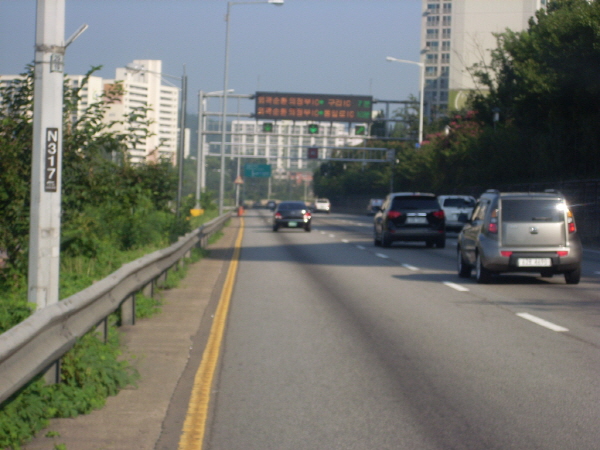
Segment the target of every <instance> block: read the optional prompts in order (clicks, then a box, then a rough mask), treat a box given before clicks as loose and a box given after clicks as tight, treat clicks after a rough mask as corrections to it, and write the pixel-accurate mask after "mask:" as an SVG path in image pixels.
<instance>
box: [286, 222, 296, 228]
mask: <svg viewBox="0 0 600 450" xmlns="http://www.w3.org/2000/svg"><path fill="white" fill-rule="evenodd" d="M297 226H298V222H288V227H297Z"/></svg>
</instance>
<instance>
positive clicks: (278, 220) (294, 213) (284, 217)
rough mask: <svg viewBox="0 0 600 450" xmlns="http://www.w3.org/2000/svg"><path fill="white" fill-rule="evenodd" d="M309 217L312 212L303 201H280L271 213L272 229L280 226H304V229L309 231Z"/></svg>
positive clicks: (274, 229)
mask: <svg viewBox="0 0 600 450" xmlns="http://www.w3.org/2000/svg"><path fill="white" fill-rule="evenodd" d="M311 219H312V214H311V212H310V210H309V209H308V208H307V206H306V204H305V203H304V202H297V201H285V202H281V203H279V204H278V205H277V208H275V213H274V214H273V231H277V230H278V229H279V228H282V227H285V228H304V231H310V224H311Z"/></svg>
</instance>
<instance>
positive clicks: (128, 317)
mask: <svg viewBox="0 0 600 450" xmlns="http://www.w3.org/2000/svg"><path fill="white" fill-rule="evenodd" d="M121 325H135V294H131V295H130V296H129V297H127V299H126V300H125V301H124V302H123V303H121Z"/></svg>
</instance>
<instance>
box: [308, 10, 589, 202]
mask: <svg viewBox="0 0 600 450" xmlns="http://www.w3.org/2000/svg"><path fill="white" fill-rule="evenodd" d="M497 43H498V44H497V48H496V49H494V50H493V51H492V53H491V59H490V62H489V63H487V64H486V63H484V62H482V63H480V64H478V65H477V66H475V67H473V68H471V69H472V72H473V74H474V76H475V78H476V79H477V80H478V82H479V89H477V90H475V91H474V92H473V93H472V95H471V98H470V102H469V109H468V110H467V111H460V112H456V113H454V114H452V115H451V116H449V117H447V118H445V119H443V120H440V121H438V122H436V123H431V124H427V126H426V131H428V133H427V136H426V138H425V142H424V143H423V145H422V146H421V148H420V149H418V150H415V149H414V147H413V146H412V145H411V144H410V143H406V142H401V141H399V142H398V143H395V144H390V143H389V142H380V141H379V142H374V143H372V144H371V145H373V146H377V147H384V146H387V147H390V148H394V149H395V151H396V160H395V165H394V169H393V173H391V171H390V167H389V165H387V164H386V165H384V164H372V165H368V166H366V167H361V166H360V165H358V164H352V165H350V164H347V165H345V166H344V164H341V163H331V164H327V165H326V166H325V167H323V168H321V169H320V170H319V171H318V172H317V173H316V174H315V192H316V194H317V195H319V196H329V197H335V196H349V195H351V194H352V193H353V191H355V190H356V186H357V185H361V186H362V188H363V189H364V191H363V193H364V194H365V195H377V194H379V195H382V194H385V193H387V192H389V189H385V187H386V186H392V189H393V190H397V191H398V190H426V191H433V192H436V193H438V194H441V193H453V192H461V191H466V190H469V191H471V192H473V190H474V189H475V188H484V189H485V188H490V187H497V186H499V185H501V184H508V183H515V182H519V183H523V182H541V181H548V180H550V181H565V180H573V179H588V178H598V175H599V173H600V151H599V149H600V127H598V125H597V124H598V123H600V78H599V77H598V74H599V73H600V2H599V1H597V0H594V1H587V0H553V1H550V2H549V5H548V9H547V10H540V11H538V12H537V14H536V16H535V17H534V18H532V19H531V20H530V22H529V26H528V28H527V29H526V30H524V31H520V32H514V31H510V30H507V31H506V32H504V33H501V34H498V35H497ZM416 113H417V111H416V110H414V109H413V111H412V115H413V117H416ZM495 113H497V117H498V118H499V120H498V121H494V116H495ZM401 114H405V112H398V115H401ZM415 126H416V122H415V120H412V121H411V122H410V127H409V128H410V129H409V133H412V134H411V135H412V136H414V135H415ZM395 131H396V137H404V136H407V130H406V129H398V128H397V129H396V130H395ZM359 173H360V176H358V175H357V174H359ZM363 179H367V180H369V179H371V180H373V179H374V180H380V181H376V182H371V184H369V185H363V184H362V181H361V182H360V183H354V182H353V180H363ZM385 180H387V182H385ZM475 190H476V189H475Z"/></svg>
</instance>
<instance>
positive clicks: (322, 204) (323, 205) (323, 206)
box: [314, 198, 331, 214]
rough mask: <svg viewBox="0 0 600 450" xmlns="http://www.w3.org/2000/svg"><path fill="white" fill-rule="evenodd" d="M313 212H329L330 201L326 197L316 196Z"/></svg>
mask: <svg viewBox="0 0 600 450" xmlns="http://www.w3.org/2000/svg"><path fill="white" fill-rule="evenodd" d="M314 212H326V213H328V214H329V213H330V212H331V203H330V202H329V200H327V199H326V198H318V199H316V200H315V205H314Z"/></svg>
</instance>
